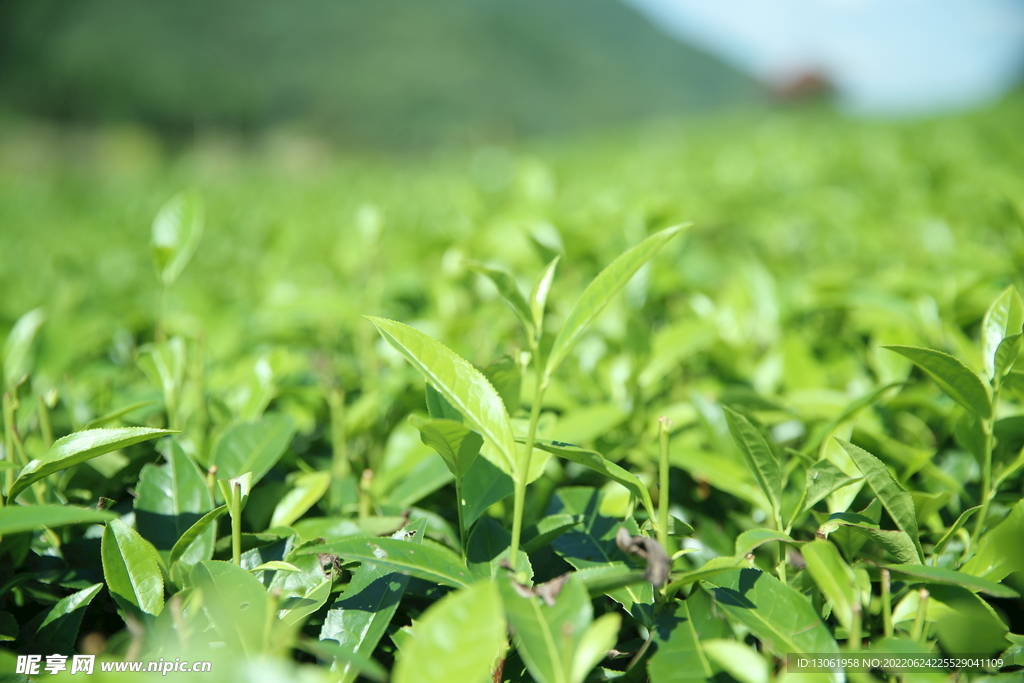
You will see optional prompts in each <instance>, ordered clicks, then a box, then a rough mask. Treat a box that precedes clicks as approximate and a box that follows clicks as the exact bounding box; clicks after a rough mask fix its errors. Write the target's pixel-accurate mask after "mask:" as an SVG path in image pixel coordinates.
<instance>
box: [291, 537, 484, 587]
mask: <svg viewBox="0 0 1024 683" xmlns="http://www.w3.org/2000/svg"><path fill="white" fill-rule="evenodd" d="M302 553H303V554H307V555H308V554H319V553H329V554H331V555H337V556H338V557H343V558H345V559H346V560H348V561H358V562H370V563H372V564H374V565H377V566H378V567H380V568H381V569H387V570H389V571H393V572H398V573H400V574H408V575H409V576H415V577H417V578H420V579H425V580H427V581H432V582H434V583H440V584H443V585H445V586H453V587H455V588H464V587H466V586H468V585H469V584H470V583H472V582H473V581H474V577H473V575H472V573H471V572H470V571H469V569H467V568H466V565H465V564H464V563H463V561H462V558H461V557H459V556H458V555H456V554H455V553H453V552H452V551H451V550H449V549H448V548H445V547H444V546H441V545H437V544H434V543H429V544H428V543H424V544H423V545H422V546H416V545H412V544H410V543H407V542H405V541H400V540H397V539H394V538H373V539H367V538H343V539H341V540H340V541H334V542H333V543H325V544H324V545H318V546H314V547H312V548H309V549H305V550H303V551H302Z"/></svg>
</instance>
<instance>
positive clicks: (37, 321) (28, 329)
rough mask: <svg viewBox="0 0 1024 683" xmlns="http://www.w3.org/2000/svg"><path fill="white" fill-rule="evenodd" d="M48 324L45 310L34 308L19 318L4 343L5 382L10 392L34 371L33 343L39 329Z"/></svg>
mask: <svg viewBox="0 0 1024 683" xmlns="http://www.w3.org/2000/svg"><path fill="white" fill-rule="evenodd" d="M44 322H46V314H45V313H43V309H41V308H34V309H32V310H31V311H29V312H28V313H26V314H25V315H23V316H21V317H20V318H18V322H16V323H14V327H12V328H11V333H10V334H9V335H7V341H6V342H4V381H5V382H6V387H7V389H8V390H11V389H13V388H14V387H16V386H18V385H19V384H21V383H22V382H24V381H25V378H26V377H28V374H29V372H31V370H32V342H33V341H34V340H35V338H36V334H37V333H38V332H39V328H40V327H42V326H43V323H44Z"/></svg>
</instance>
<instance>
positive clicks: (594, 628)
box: [570, 613, 622, 683]
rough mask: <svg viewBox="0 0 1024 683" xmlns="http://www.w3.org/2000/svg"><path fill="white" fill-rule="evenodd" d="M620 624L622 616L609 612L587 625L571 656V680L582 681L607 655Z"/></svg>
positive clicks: (612, 645)
mask: <svg viewBox="0 0 1024 683" xmlns="http://www.w3.org/2000/svg"><path fill="white" fill-rule="evenodd" d="M621 626H622V616H621V615H618V614H614V613H609V614H603V615H601V616H600V617H598V618H597V619H595V620H594V623H592V624H591V625H590V626H589V627H587V630H586V631H584V632H583V637H582V638H580V640H579V642H578V643H576V652H575V654H574V655H573V658H572V675H571V676H570V680H571V681H573V682H574V683H582V681H583V680H584V679H585V678H586V677H587V674H589V673H590V671H591V669H593V668H594V667H595V666H597V664H598V662H600V661H601V660H602V659H604V658H605V657H607V656H608V653H609V651H610V650H611V649H612V648H613V647H615V641H616V640H617V639H618V635H619V628H620V627H621Z"/></svg>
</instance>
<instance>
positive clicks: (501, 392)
mask: <svg viewBox="0 0 1024 683" xmlns="http://www.w3.org/2000/svg"><path fill="white" fill-rule="evenodd" d="M482 372H483V373H484V377H486V378H487V381H488V382H490V383H491V386H493V387H494V390H495V391H497V392H498V396H501V401H502V403H504V404H505V410H506V412H508V414H509V415H515V414H516V411H517V410H519V394H520V392H521V390H522V381H523V375H522V372H521V371H520V369H519V365H518V364H517V363H516V362H515V360H513V359H512V356H502V357H501V358H498V359H495V360H494V361H492V362H491V364H490V365H488V366H487V367H485V368H484V369H483V370H482Z"/></svg>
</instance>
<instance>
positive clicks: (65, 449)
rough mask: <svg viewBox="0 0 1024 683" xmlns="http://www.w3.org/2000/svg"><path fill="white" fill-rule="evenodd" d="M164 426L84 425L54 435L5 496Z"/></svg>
mask: <svg viewBox="0 0 1024 683" xmlns="http://www.w3.org/2000/svg"><path fill="white" fill-rule="evenodd" d="M173 433H174V432H172V431H169V430H166V429H150V428H148V427H122V428H120V429H86V430H84V431H81V432H74V433H73V434H68V435H67V436H65V437H63V438H61V439H57V441H55V442H54V444H53V445H52V446H51V447H50V450H48V451H47V452H46V455H44V456H43V457H42V458H39V459H38V460H33V461H31V462H30V463H29V464H27V465H25V467H24V468H23V469H22V470H21V473H20V474H19V475H18V478H17V479H16V480H15V481H14V485H13V486H11V490H10V492H8V494H7V497H8V498H9V499H11V500H13V499H14V498H16V497H17V495H18V494H19V493H21V492H22V491H24V490H25V489H27V488H28V487H29V486H31V485H32V484H34V483H35V482H37V481H39V480H40V479H42V478H43V477H46V476H49V475H51V474H53V473H54V472H59V471H60V470H63V469H67V468H68V467H71V466H72V465H78V464H79V463H83V462H85V461H86V460H89V459H90V458H95V457H96V456H98V455H103V454H104V453H110V452H111V451H116V450H119V449H122V448H127V447H128V446H131V445H133V444H137V443H139V442H142V441H148V440H149V439H155V438H156V437H158V436H165V435H167V434H173Z"/></svg>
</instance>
